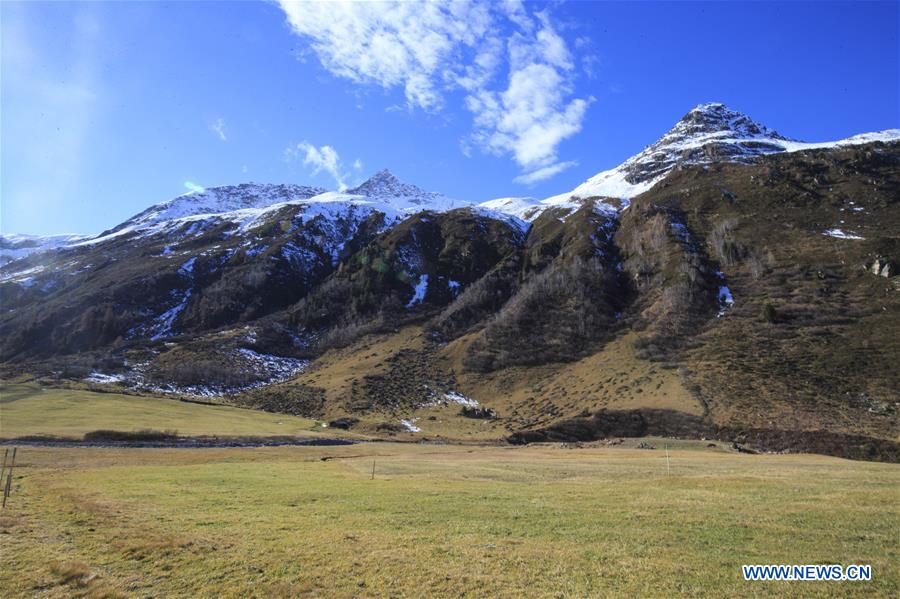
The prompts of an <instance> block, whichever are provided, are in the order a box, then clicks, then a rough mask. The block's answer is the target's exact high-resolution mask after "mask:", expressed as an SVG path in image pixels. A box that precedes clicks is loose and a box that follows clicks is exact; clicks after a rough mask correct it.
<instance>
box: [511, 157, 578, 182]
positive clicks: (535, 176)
mask: <svg viewBox="0 0 900 599" xmlns="http://www.w3.org/2000/svg"><path fill="white" fill-rule="evenodd" d="M573 166H578V162H577V161H575V160H569V161H568V162H557V163H554V164H551V165H550V166H545V167H543V168H539V169H537V170H536V171H531V172H530V173H526V174H524V175H519V176H518V177H516V178H515V179H513V181H514V182H516V183H523V184H525V185H532V184H534V183H537V182H539V181H545V180H547V179H549V178H550V177H553V176H555V175H558V174H559V173H561V172H563V171H564V170H566V169H569V168H572V167H573Z"/></svg>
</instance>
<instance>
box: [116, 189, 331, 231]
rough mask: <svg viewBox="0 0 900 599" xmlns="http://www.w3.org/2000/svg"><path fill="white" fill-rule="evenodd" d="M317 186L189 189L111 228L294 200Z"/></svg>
mask: <svg viewBox="0 0 900 599" xmlns="http://www.w3.org/2000/svg"><path fill="white" fill-rule="evenodd" d="M326 191H327V190H326V189H323V188H321V187H309V186H306V185H289V184H288V185H271V184H264V183H242V184H240V185H224V186H221V187H210V188H208V189H205V190H203V191H199V192H196V191H192V192H189V193H186V194H183V195H180V196H178V197H176V198H173V199H171V200H168V201H166V202H162V203H161V204H156V205H154V206H151V207H150V208H147V209H146V210H144V211H143V212H141V213H140V214H137V215H135V216H133V217H131V218H129V219H128V220H126V221H125V222H123V223H122V224H120V225H118V226H117V227H115V228H114V229H111V230H110V233H112V232H115V231H120V230H122V229H126V228H128V229H131V230H136V229H143V228H147V227H151V226H153V225H155V224H157V223H160V222H163V221H169V220H175V219H179V218H185V217H188V216H197V215H203V214H222V213H225V212H233V211H236V210H247V209H253V208H266V207H268V206H272V205H274V204H282V203H287V202H297V201H300V200H308V199H309V198H311V197H313V196H316V195H319V194H321V193H325V192H326Z"/></svg>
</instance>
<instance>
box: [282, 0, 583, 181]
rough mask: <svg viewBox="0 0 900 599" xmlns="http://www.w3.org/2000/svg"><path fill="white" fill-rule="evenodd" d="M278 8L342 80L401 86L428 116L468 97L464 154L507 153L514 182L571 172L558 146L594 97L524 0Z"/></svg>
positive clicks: (542, 15)
mask: <svg viewBox="0 0 900 599" xmlns="http://www.w3.org/2000/svg"><path fill="white" fill-rule="evenodd" d="M280 5H281V7H282V9H283V10H284V12H285V14H286V15H287V19H288V22H289V23H290V25H291V28H292V30H293V31H294V32H295V33H296V34H297V35H299V36H300V37H302V38H304V39H307V40H309V43H310V49H311V50H312V52H314V53H315V54H316V56H317V57H318V58H319V61H320V62H321V63H322V65H323V66H324V67H325V68H326V69H327V70H328V71H330V72H331V73H332V74H334V75H336V76H338V77H342V78H345V79H348V80H350V81H353V82H355V83H360V84H374V85H380V86H382V87H383V88H385V89H400V90H402V91H403V94H404V96H405V98H406V104H407V108H408V109H422V110H424V111H427V112H432V113H433V112H437V111H440V110H442V109H444V108H445V104H446V102H447V101H448V98H449V97H451V95H452V94H450V92H456V91H462V92H463V93H462V96H463V98H464V100H463V106H464V107H465V109H466V110H468V111H469V112H470V113H471V114H472V117H473V129H472V132H471V134H470V135H469V136H468V138H467V139H466V140H464V142H463V143H462V144H461V147H463V148H467V147H473V146H474V147H477V148H480V149H481V150H482V151H485V152H488V153H491V154H495V155H509V156H511V157H512V158H513V159H514V160H515V161H516V163H517V164H518V165H519V166H520V167H521V168H522V170H523V174H522V175H521V176H520V177H518V178H517V180H522V181H525V180H527V179H530V180H533V181H537V180H540V178H541V175H540V174H538V173H554V174H555V173H558V172H560V171H561V170H563V169H564V168H567V166H562V165H565V164H567V163H565V162H560V160H559V158H558V153H557V150H558V147H559V144H560V143H561V142H562V141H563V140H565V139H567V138H569V137H571V136H573V135H575V134H576V133H578V131H580V130H581V126H582V122H583V121H584V118H585V114H586V111H587V108H588V106H589V105H590V104H591V102H592V101H593V99H592V98H576V97H573V95H574V92H575V79H576V77H577V70H576V69H575V65H574V62H573V59H572V56H571V53H570V51H569V48H568V45H567V43H566V41H565V40H564V39H563V37H562V36H560V35H559V34H558V33H557V28H556V27H555V26H554V23H553V20H552V17H551V15H550V13H549V12H548V11H544V12H535V11H533V10H530V9H529V8H528V7H526V6H525V5H523V4H522V3H521V2H520V1H519V0H507V1H506V2H502V3H501V2H496V3H495V2H481V1H473V2H451V1H438V2H339V3H325V2H294V1H290V0H280ZM580 43H582V44H584V43H586V42H585V41H584V40H582V41H581V42H580ZM546 176H551V175H546ZM546 176H544V178H546Z"/></svg>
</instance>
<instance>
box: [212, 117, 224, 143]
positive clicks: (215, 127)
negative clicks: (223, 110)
mask: <svg viewBox="0 0 900 599" xmlns="http://www.w3.org/2000/svg"><path fill="white" fill-rule="evenodd" d="M209 130H210V131H212V132H213V133H215V134H216V136H218V138H219V139H220V140H221V141H228V136H227V135H226V134H225V119H223V118H221V117H220V118H217V119H216V120H215V121H213V122H212V123H210V125H209Z"/></svg>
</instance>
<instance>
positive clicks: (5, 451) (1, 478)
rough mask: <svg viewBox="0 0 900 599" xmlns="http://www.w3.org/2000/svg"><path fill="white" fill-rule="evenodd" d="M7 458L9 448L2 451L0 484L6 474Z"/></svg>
mask: <svg viewBox="0 0 900 599" xmlns="http://www.w3.org/2000/svg"><path fill="white" fill-rule="evenodd" d="M8 456H9V447H7V448H5V449H4V450H3V466H2V467H0V483H2V482H3V480H4V478H3V475H4V474H5V473H6V458H7V457H8Z"/></svg>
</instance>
